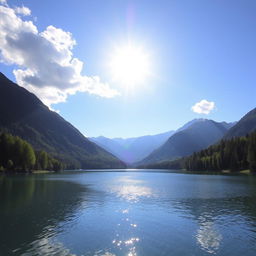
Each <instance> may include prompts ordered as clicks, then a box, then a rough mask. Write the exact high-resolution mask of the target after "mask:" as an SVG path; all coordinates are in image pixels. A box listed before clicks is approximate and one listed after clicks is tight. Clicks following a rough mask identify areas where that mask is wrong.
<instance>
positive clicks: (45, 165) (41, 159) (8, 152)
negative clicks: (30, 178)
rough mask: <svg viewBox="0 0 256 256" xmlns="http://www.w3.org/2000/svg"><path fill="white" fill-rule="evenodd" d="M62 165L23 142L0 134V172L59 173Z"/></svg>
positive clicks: (18, 138)
mask: <svg viewBox="0 0 256 256" xmlns="http://www.w3.org/2000/svg"><path fill="white" fill-rule="evenodd" d="M63 168H64V166H63V164H62V163H61V162H60V161H58V160H57V159H55V158H53V157H51V156H50V155H49V154H48V153H46V152H45V151H35V150H34V148H33V147H32V146H31V145H30V144H29V143H28V142H26V141H25V140H23V139H21V138H20V137H18V136H13V135H11V134H8V133H1V134H0V170H7V171H31V170H52V171H59V170H62V169H63Z"/></svg>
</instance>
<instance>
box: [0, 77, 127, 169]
mask: <svg viewBox="0 0 256 256" xmlns="http://www.w3.org/2000/svg"><path fill="white" fill-rule="evenodd" d="M0 117H1V118H0V130H2V131H6V132H9V133H11V134H13V135H17V136H20V137H21V138H23V139H25V140H26V141H28V142H29V143H31V144H32V145H33V147H34V148H35V149H38V150H39V149H40V150H45V151H47V152H48V153H50V154H52V155H53V156H54V157H56V158H58V159H60V160H62V161H64V162H65V163H67V164H68V165H69V166H70V167H73V168H123V167H125V164H124V163H123V162H122V161H120V160H119V159H118V158H116V157H115V156H113V155H112V154H110V153H109V152H107V151H106V150H104V149H102V148H101V147H99V146H98V145H96V144H95V143H93V142H91V141H90V140H88V139H87V138H86V137H84V136H83V135H82V134H81V133H80V132H79V131H78V130H77V129H76V128H75V127H74V126H72V125H71V124H70V123H69V122H67V121H66V120H64V119H63V118H62V117H61V116H60V115H59V114H57V113H55V112H53V111H51V110H49V108H48V107H47V106H45V105H44V104H43V103H42V102H41V101H40V100H39V99H38V98H37V97H36V96H35V95H34V94H32V93H30V92H28V91H27V90H26V89H24V88H22V87H20V86H18V85H17V84H15V83H13V82H11V81H10V80H9V79H7V78H6V77H5V76H4V75H3V74H2V73H0Z"/></svg>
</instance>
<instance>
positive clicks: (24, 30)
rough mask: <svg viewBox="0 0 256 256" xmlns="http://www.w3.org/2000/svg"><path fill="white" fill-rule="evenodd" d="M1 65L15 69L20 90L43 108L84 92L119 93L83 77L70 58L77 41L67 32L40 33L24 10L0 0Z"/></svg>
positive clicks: (80, 66) (48, 30)
mask: <svg viewBox="0 0 256 256" xmlns="http://www.w3.org/2000/svg"><path fill="white" fill-rule="evenodd" d="M0 3H2V4H3V5H0V17H1V22H0V61H1V62H2V63H5V64H9V65H17V66H18V68H17V69H15V70H14V71H13V73H14V75H15V78H16V81H17V83H18V84H19V85H20V86H23V87H24V88H26V89H28V90H29V91H30V92H32V93H34V94H36V95H37V96H38V97H39V98H40V99H41V100H42V101H43V102H44V103H45V104H46V105H48V106H50V105H51V104H56V103H59V102H64V101H65V100H66V99H67V97H68V95H72V94H75V93H76V92H87V93H90V94H95V95H98V96H101V97H107V98H111V97H114V96H116V95H118V94H119V93H118V92H117V91H116V90H114V89H112V88H110V86H109V85H108V84H106V83H102V82H101V81H100V78H99V77H97V76H94V77H90V76H83V75H82V74H81V72H82V69H83V62H82V61H81V60H79V59H78V58H74V57H73V53H72V49H73V47H74V46H75V44H76V41H75V40H74V38H73V37H72V34H71V33H70V32H67V31H64V30H62V29H61V28H56V27H54V26H52V25H51V26H48V27H47V28H46V29H45V30H44V31H42V32H39V31H38V29H37V27H36V25H35V24H34V23H33V22H32V21H31V20H28V17H26V20H25V19H24V17H22V16H29V15H30V14H31V11H30V9H29V8H27V7H24V6H23V7H14V8H11V7H9V6H8V5H7V4H6V2H5V1H4V0H0Z"/></svg>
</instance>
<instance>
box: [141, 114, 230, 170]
mask: <svg viewBox="0 0 256 256" xmlns="http://www.w3.org/2000/svg"><path fill="white" fill-rule="evenodd" d="M230 126H232V124H227V123H226V122H221V123H217V122H215V121H212V120H208V119H195V120H192V122H189V123H188V124H186V125H185V126H183V127H182V129H181V130H179V131H178V132H176V133H175V134H174V135H172V136H171V137H170V138H169V139H168V140H167V141H166V142H165V143H164V144H163V145H162V146H161V147H160V148H158V149H156V150H155V151H153V152H152V153H151V154H150V155H149V156H147V157H146V158H145V159H143V160H142V161H140V162H138V163H137V165H147V164H152V163H157V162H161V161H167V160H174V159H177V158H179V157H183V156H188V155H191V154H192V153H193V152H196V151H199V150H202V149H204V148H207V147H208V146H210V145H212V144H214V143H215V142H217V141H218V140H220V139H221V138H222V137H223V136H224V135H225V134H226V133H227V131H228V129H229V128H230Z"/></svg>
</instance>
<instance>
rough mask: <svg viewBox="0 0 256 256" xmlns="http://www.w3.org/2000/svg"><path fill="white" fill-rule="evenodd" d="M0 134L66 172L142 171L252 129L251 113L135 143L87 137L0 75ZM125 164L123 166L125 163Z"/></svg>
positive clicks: (255, 121) (195, 123)
mask: <svg viewBox="0 0 256 256" xmlns="http://www.w3.org/2000/svg"><path fill="white" fill-rule="evenodd" d="M0 117H1V119H0V131H4V132H8V133H11V134H13V135H17V136H20V137H21V138H22V139H24V140H26V141H28V142H29V143H30V144H32V146H33V147H34V148H35V149H36V150H45V151H46V152H48V153H49V154H51V155H52V156H53V157H55V158H57V159H59V160H61V161H63V162H64V163H66V165H67V166H68V167H69V168H125V167H126V164H125V163H127V164H128V165H129V166H147V165H150V164H154V163H161V162H164V161H172V160H175V159H178V158H181V157H185V156H189V155H191V154H192V153H194V152H197V151H200V150H202V149H205V148H207V147H209V146H210V145H213V144H215V143H217V142H218V141H220V140H221V139H230V138H233V137H239V136H245V135H247V134H249V133H251V132H253V131H255V130H256V108H255V109H253V110H251V111H250V112H248V113H247V114H246V115H245V116H244V117H242V118H241V119H240V120H239V121H238V122H237V123H226V122H215V121H213V120H208V119H194V120H192V121H190V122H188V123H186V124H185V125H184V126H182V127H181V128H179V129H178V130H176V131H168V132H165V133H161V134H156V135H147V136H141V137H136V138H126V139H124V138H113V139H110V138H106V137H103V136H100V137H94V138H86V137H85V136H84V135H82V134H81V133H80V132H79V131H78V130H77V129H76V128H75V127H74V126H72V125H71V124H70V123H69V122H67V121H66V120H65V119H63V118H62V117H61V116H60V115H59V114H57V113H56V112H54V111H51V110H50V109H49V108H48V107H47V106H46V105H44V104H43V103H42V102H41V101H40V100H39V99H38V98H37V97H36V96H35V95H34V94H32V93H30V92H28V91H27V90H26V89H24V88H23V87H20V86H18V85H17V84H15V83H13V82H11V81H10V80H9V79H7V78H6V77H5V76H4V75H3V74H2V73H0ZM124 162H125V163H124Z"/></svg>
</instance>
